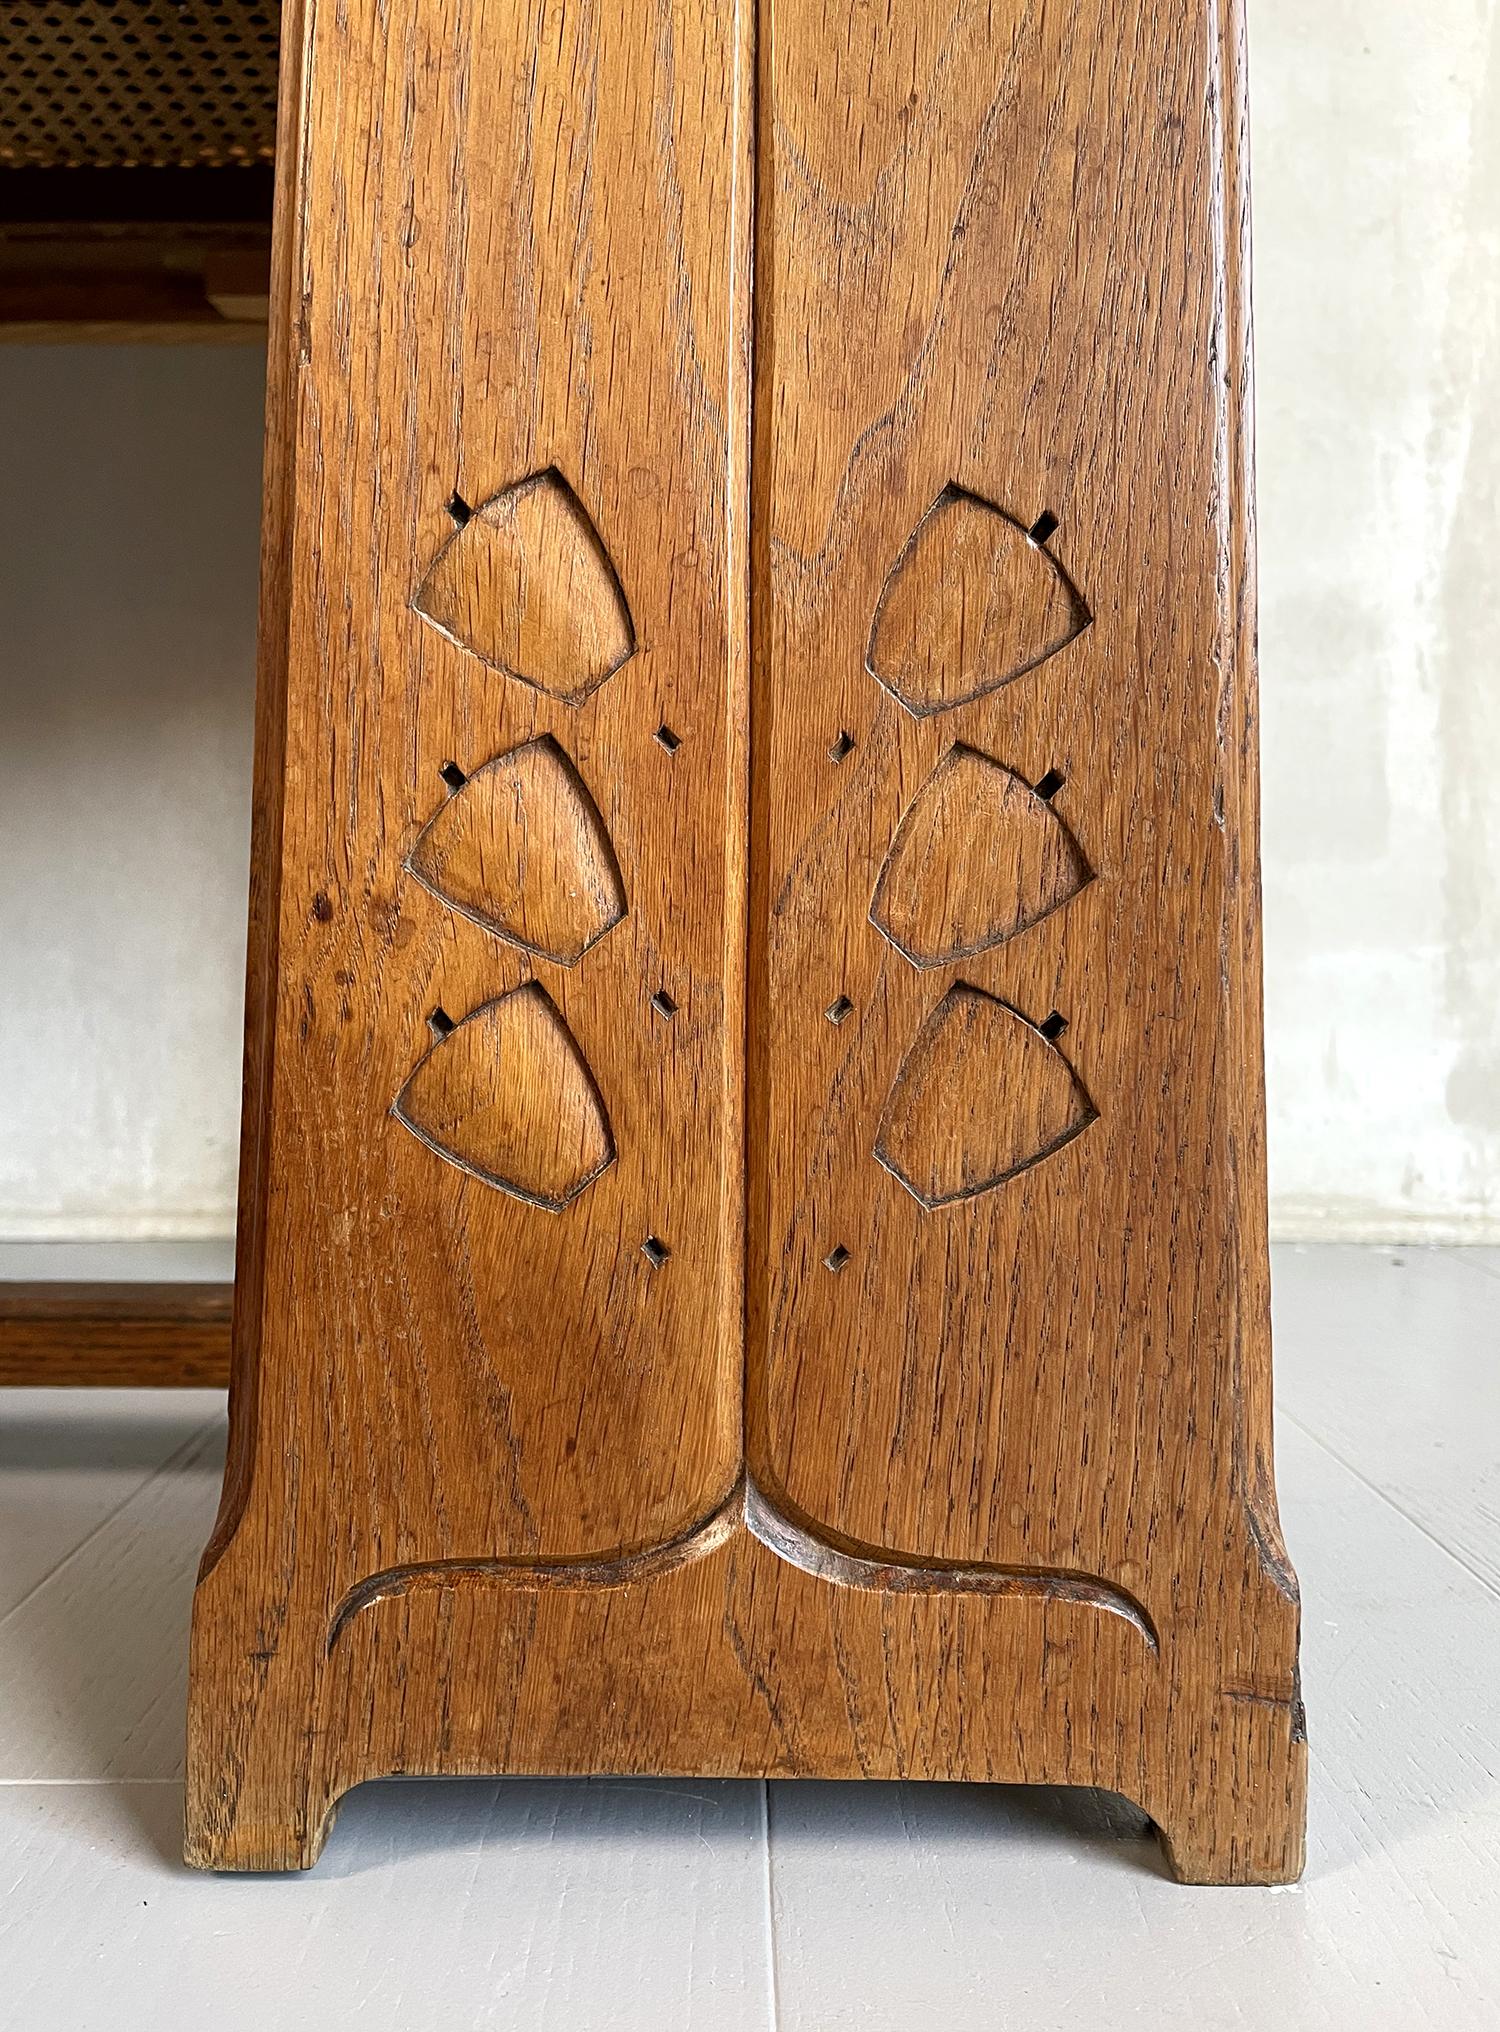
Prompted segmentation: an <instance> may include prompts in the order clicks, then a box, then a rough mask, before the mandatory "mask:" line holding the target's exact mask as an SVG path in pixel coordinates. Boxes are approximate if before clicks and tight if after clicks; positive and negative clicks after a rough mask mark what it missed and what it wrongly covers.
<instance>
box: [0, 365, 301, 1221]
mask: <svg viewBox="0 0 1500 2032" xmlns="http://www.w3.org/2000/svg"><path fill="white" fill-rule="evenodd" d="M264 375H265V363H264V357H263V355H262V354H261V353H260V351H258V350H257V349H255V348H249V349H244V350H240V349H233V350H218V349H212V348H207V347H186V346H182V347H179V346H121V347H113V346H58V347H47V348H40V347H39V348H35V349H33V348H29V347H28V348H16V347H8V348H0V1236H7V1237H34V1236H47V1235H77V1236H121V1237H124V1236H130V1235H143V1234H145V1235H199V1234H216V1233H222V1232H224V1231H225V1230H226V1229H227V1228H228V1227H229V1226H230V1225H231V1224H232V1221H233V1202H234V1170H235V1141H236V1137H237V1135H238V1109H239V1056H240V1012H241V1007H242V978H241V977H242V972H243V966H244V943H245V902H244V898H245V881H246V868H247V864H248V849H249V770H250V742H251V715H252V708H253V698H254V631H255V577H256V547H257V542H258V534H257V529H258V519H259V513H260V508H259V491H260V417H261V408H262V401H263V384H264Z"/></svg>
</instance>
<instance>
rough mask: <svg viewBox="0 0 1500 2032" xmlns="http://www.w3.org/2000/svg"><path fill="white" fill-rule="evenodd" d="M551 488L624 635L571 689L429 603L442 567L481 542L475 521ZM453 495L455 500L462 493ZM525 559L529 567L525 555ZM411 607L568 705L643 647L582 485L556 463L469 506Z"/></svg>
mask: <svg viewBox="0 0 1500 2032" xmlns="http://www.w3.org/2000/svg"><path fill="white" fill-rule="evenodd" d="M548 491H552V492H555V493H556V495H557V496H558V498H559V503H560V505H561V506H562V508H563V509H564V510H565V511H566V512H567V514H568V515H569V517H570V519H571V520H572V522H573V524H574V527H575V531H576V535H577V538H578V540H579V543H580V546H581V548H582V550H583V554H584V555H586V556H588V557H589V558H590V559H591V560H592V562H593V563H594V565H595V567H596V569H597V590H598V591H599V592H601V593H603V594H604V595H606V596H607V597H608V598H609V599H610V600H611V601H612V603H613V606H614V610H615V619H616V621H617V623H618V626H619V629H620V633H621V636H622V638H623V639H622V646H621V649H620V651H619V653H618V654H616V655H615V656H614V657H613V658H612V660H610V661H609V662H608V663H607V664H605V665H604V666H602V667H600V668H597V669H593V670H590V671H588V672H586V673H585V674H584V675H583V676H582V677H581V678H580V679H579V681H578V682H577V683H576V684H574V685H573V686H572V688H571V689H568V688H567V687H566V685H565V682H563V681H561V679H560V676H559V679H549V678H547V677H546V676H544V675H542V674H538V673H534V672H531V671H525V670H518V669H517V668H516V667H515V665H514V664H512V663H507V662H505V661H504V660H502V659H501V658H499V657H497V656H494V655H489V654H487V653H486V651H485V650H484V649H482V648H480V647H479V646H478V645H477V644H476V643H475V642H472V641H470V640H468V639H467V638H466V637H465V635H464V634H463V633H462V632H461V631H460V630H459V629H458V628H457V627H456V626H455V625H452V623H451V622H450V621H449V620H445V619H443V618H442V617H441V616H440V615H439V614H437V613H435V612H434V611H433V609H432V607H431V606H430V605H429V604H428V601H429V600H430V598H431V596H432V592H433V588H434V584H435V582H437V581H438V580H439V578H440V574H441V572H442V570H443V567H444V566H445V565H446V564H447V563H448V562H449V561H450V560H451V559H453V558H455V557H456V556H458V555H462V554H466V552H467V550H469V549H471V548H472V547H473V546H474V544H475V543H476V541H478V540H479V539H478V538H477V537H476V536H475V534H474V530H475V525H476V524H482V525H486V526H492V525H490V524H489V517H490V513H491V511H492V510H494V509H496V508H498V507H499V506H500V505H501V504H502V503H504V504H513V505H519V504H520V503H522V502H524V501H525V500H526V498H527V497H528V496H530V495H532V494H544V493H546V492H548ZM454 498H455V500H456V499H457V498H458V497H457V496H455V497H454ZM522 562H523V565H524V559H523V561H522ZM411 607H412V611H413V612H414V613H416V614H419V615H420V616H421V618H422V619H423V620H424V621H425V622H426V623H427V625H428V626H429V627H430V628H433V629H435V630H436V631H437V633H438V634H439V635H441V636H442V637H443V639H444V641H445V642H451V643H452V644H453V646H454V647H455V648H456V649H461V650H462V651H463V652H464V654H465V655H466V656H472V657H474V658H475V660H476V661H477V662H479V663H482V664H483V665H484V666H485V668H486V669H488V670H496V671H499V672H500V674H501V675H502V676H504V677H512V678H514V679H515V680H516V682H517V683H518V684H524V685H527V686H529V687H530V688H531V690H533V691H539V692H541V694H542V695H543V697H545V698H555V699H558V700H560V701H561V703H562V704H564V705H570V706H577V705H582V703H583V702H584V700H585V699H587V698H590V697H592V695H593V694H594V693H595V692H596V691H597V690H598V689H599V687H600V686H601V685H602V684H605V683H607V682H608V680H609V679H610V678H612V677H613V676H614V675H615V673H616V672H617V671H619V670H621V669H623V668H624V666H625V665H626V664H627V663H628V662H629V661H630V659H631V658H632V657H633V656H634V655H635V654H636V653H637V651H638V649H639V648H640V642H639V639H638V637H637V635H636V629H635V616H634V614H633V613H632V611H631V607H630V602H629V600H628V599H627V598H626V597H625V588H624V587H623V586H622V585H621V583H620V575H619V573H618V572H617V571H616V569H615V563H614V559H613V558H612V557H611V556H610V554H609V550H608V548H607V546H606V544H605V541H604V538H603V536H602V535H601V534H600V531H599V526H598V524H597V523H596V522H595V520H594V518H593V516H592V515H590V513H589V511H588V509H587V508H585V507H584V505H583V502H582V500H581V499H580V498H579V495H578V491H577V489H576V488H575V487H573V486H572V485H571V484H570V482H569V481H568V479H567V477H566V475H565V474H564V473H563V472H562V471H561V470H560V469H559V468H558V467H557V466H555V465H550V466H544V467H542V468H541V469H540V470H539V471H537V472H534V473H528V474H527V475H526V476H525V477H524V478H523V479H520V480H515V481H513V482H512V483H511V484H510V485H509V486H507V487H502V488H500V489H499V491H498V492H497V493H494V494H491V495H489V496H488V497H487V499H485V500H484V501H482V502H481V503H480V505H479V506H478V507H477V508H471V509H469V510H468V512H467V513H466V514H465V515H464V517H463V520H462V521H461V522H460V523H459V526H458V528H457V529H456V530H455V531H454V532H453V534H452V535H451V536H450V537H449V538H448V539H447V541H446V542H445V543H443V544H442V545H441V546H440V547H439V549H438V551H437V553H436V554H435V556H434V557H433V559H432V561H431V563H430V564H429V565H428V566H427V569H426V570H425V571H424V572H423V574H422V577H421V579H420V580H419V582H418V584H417V588H416V591H415V592H414V593H413V594H412V596H411Z"/></svg>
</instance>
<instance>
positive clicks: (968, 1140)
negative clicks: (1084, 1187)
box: [875, 981, 1097, 1209]
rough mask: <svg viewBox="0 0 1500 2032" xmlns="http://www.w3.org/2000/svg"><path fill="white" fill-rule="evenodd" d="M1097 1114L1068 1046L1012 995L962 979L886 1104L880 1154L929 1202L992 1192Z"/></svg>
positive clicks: (935, 1016) (900, 1074) (924, 1031)
mask: <svg viewBox="0 0 1500 2032" xmlns="http://www.w3.org/2000/svg"><path fill="white" fill-rule="evenodd" d="M1096 1119H1097V1110H1096V1109H1095V1107H1094V1104H1093V1102H1092V1101H1091V1100H1090V1099H1089V1097H1088V1095H1087V1093H1086V1092H1085V1091H1084V1088H1083V1083H1082V1081H1081V1080H1080V1079H1079V1078H1078V1076H1077V1074H1076V1073H1075V1072H1074V1071H1073V1068H1072V1067H1071V1066H1070V1065H1069V1064H1068V1062H1067V1060H1066V1059H1065V1058H1064V1057H1063V1055H1062V1053H1061V1052H1060V1051H1059V1050H1058V1049H1057V1047H1056V1045H1055V1044H1053V1043H1052V1041H1051V1039H1050V1038H1048V1037H1047V1036H1044V1034H1043V1033H1042V1031H1041V1030H1039V1029H1038V1028H1037V1026H1036V1025H1035V1024H1033V1023H1029V1022H1028V1021H1027V1020H1026V1018H1025V1017H1024V1016H1022V1015H1021V1014H1020V1013H1019V1012H1018V1011H1017V1010H1015V1009H1012V1008H1011V1006H1010V1004H1009V1003H1008V1002H1002V1001H1000V1000H999V999H998V998H997V997H996V996H994V995H987V994H985V993H984V992H983V990H982V989H979V988H974V987H970V986H969V984H968V983H967V982H966V981H956V982H955V983H954V985H953V986H952V987H951V988H950V989H949V990H948V992H947V994H946V995H945V996H944V997H943V999H942V1001H941V1002H939V1004H938V1006H937V1007H936V1009H934V1010H933V1012H932V1014H931V1015H930V1016H929V1017H928V1019H927V1021H926V1022H925V1023H924V1024H923V1026H922V1029H921V1031H920V1033H919V1034H918V1036H917V1040H916V1042H915V1043H914V1044H913V1046H912V1048H911V1050H910V1051H909V1052H908V1053H907V1054H906V1057H905V1059H904V1060H903V1061H902V1065H901V1069H900V1071H899V1072H898V1073H897V1075H896V1082H895V1085H894V1086H893V1087H892V1088H891V1092H890V1098H889V1099H888V1100H887V1102H886V1104H885V1112H884V1114H883V1115H882V1117H881V1121H880V1128H879V1131H878V1133H877V1135H876V1139H875V1155H876V1157H877V1158H878V1159H879V1160H880V1162H881V1163H882V1164H883V1165H884V1166H885V1168H886V1169H887V1171H890V1172H893V1173H894V1174H895V1176H896V1177H897V1178H899V1179H900V1181H901V1183H902V1184H903V1185H904V1186H905V1187H906V1189H907V1191H908V1192H909V1193H911V1194H912V1196H913V1197H914V1198H915V1199H917V1200H919V1201H920V1202H921V1204H922V1205H923V1206H924V1207H927V1208H929V1209H931V1208H934V1207H940V1206H949V1205H951V1204H952V1203H953V1202H954V1201H955V1200H966V1199H973V1198H975V1197H976V1196H977V1195H978V1194H979V1193H982V1192H989V1191H991V1190H992V1189H993V1188H994V1187H995V1186H997V1185H1003V1184H1004V1182H1005V1181H1006V1179H1008V1178H1014V1177H1015V1176H1016V1174H1017V1173H1018V1172H1021V1171H1026V1170H1028V1169H1029V1168H1030V1166H1032V1165H1033V1164H1039V1163H1040V1162H1041V1160H1042V1159H1043V1158H1044V1157H1050V1156H1051V1155H1052V1153H1053V1152H1054V1151H1056V1150H1061V1149H1062V1147H1063V1145H1064V1144H1065V1143H1071V1142H1072V1140H1073V1138H1074V1137H1075V1136H1077V1135H1079V1134H1080V1133H1081V1132H1082V1131H1083V1130H1084V1129H1086V1128H1087V1127H1088V1126H1089V1124H1090V1122H1092V1121H1095V1120H1096Z"/></svg>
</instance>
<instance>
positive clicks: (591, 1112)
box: [391, 981, 615, 1213]
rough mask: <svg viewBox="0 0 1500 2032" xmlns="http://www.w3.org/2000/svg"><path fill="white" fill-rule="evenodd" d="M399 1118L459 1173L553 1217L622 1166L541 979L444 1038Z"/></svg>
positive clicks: (400, 1103) (408, 1089)
mask: <svg viewBox="0 0 1500 2032" xmlns="http://www.w3.org/2000/svg"><path fill="white" fill-rule="evenodd" d="M391 1112H392V1114H394V1115H395V1117H396V1119H397V1121H399V1122H401V1123H403V1124H404V1125H405V1126H406V1127H407V1128H408V1129H410V1130H411V1132H412V1134H413V1135H414V1136H417V1137H418V1138H420V1140H421V1141H422V1142H423V1143H425V1144H426V1145H427V1147H428V1148H429V1149H430V1150H432V1151H434V1152H436V1154H437V1155H438V1156H439V1157H443V1158H446V1159H447V1161H448V1162H449V1163H450V1164H456V1165H457V1166H458V1167H459V1169H460V1170H461V1171H467V1172H469V1173H470V1174H471V1175H472V1176H473V1177H475V1178H479V1179H482V1180H483V1181H484V1182H485V1184H487V1185H494V1186H498V1187H499V1188H500V1190H501V1191H502V1192H508V1193H511V1194H513V1195H514V1197H515V1198H517V1199H524V1200H529V1201H530V1202H531V1203H532V1205H533V1206H539V1207H546V1208H548V1209H549V1210H550V1211H551V1212H554V1213H556V1212H559V1211H561V1209H562V1208H563V1207H565V1206H566V1205H567V1204H568V1202H569V1201H570V1200H573V1199H576V1198H577V1197H578V1195H579V1193H581V1192H582V1191H583V1189H584V1187H585V1186H587V1185H591V1184H592V1183H593V1181H594V1180H595V1179H596V1178H597V1177H598V1176H599V1174H600V1172H602V1171H604V1170H605V1169H606V1168H607V1167H608V1166H609V1164H611V1163H612V1162H613V1160H614V1154H615V1145H614V1138H613V1135H612V1134H611V1132H610V1126H609V1115H608V1113H607V1112H606V1110H605V1106H604V1101H603V1098H602V1096H601V1095H600V1092H599V1089H598V1086H597V1085H596V1084H595V1081H594V1076H593V1074H592V1073H591V1072H590V1071H589V1068H588V1065H587V1063H586V1061H585V1059H584V1056H583V1053H582V1052H581V1051H580V1050H579V1048H578V1043H577V1040H576V1039H575V1038H574V1036H573V1033H572V1031H571V1030H569V1028H568V1026H567V1024H566V1023H565V1022H564V1021H563V1019H562V1016H561V1015H560V1014H559V1012H558V1009H557V1006H556V1004H555V1003H554V1002H553V1001H552V998H551V997H550V996H549V995H548V994H547V992H546V990H545V989H544V988H542V987H541V986H540V985H539V984H538V983H537V982H536V981H528V982H526V983H525V985H524V986H522V987H519V988H513V989H512V990H511V992H510V993H509V994H508V995H501V996H500V997H499V998H498V1000H496V1001H493V1002H486V1003H485V1004H484V1005H483V1006H482V1007H481V1008H478V1009H476V1010H475V1011H474V1012H473V1014H472V1015H470V1016H466V1017H465V1018H464V1020H463V1022H462V1023H460V1024H458V1025H457V1026H456V1028H454V1029H452V1030H449V1031H447V1032H446V1033H445V1034H444V1035H442V1036H440V1038H439V1039H438V1042H437V1043H436V1044H434V1045H433V1047H432V1049H431V1051H429V1052H428V1054H427V1056H426V1057H425V1058H424V1059H422V1061H421V1062H420V1064H419V1065H418V1066H417V1067H416V1070H415V1071H414V1072H413V1073H412V1075H411V1077H410V1079H408V1080H407V1082H406V1084H405V1086H404V1087H402V1089H401V1091H400V1093H399V1094H398V1095H397V1096H396V1099H395V1101H394V1103H393V1104H392V1108H391Z"/></svg>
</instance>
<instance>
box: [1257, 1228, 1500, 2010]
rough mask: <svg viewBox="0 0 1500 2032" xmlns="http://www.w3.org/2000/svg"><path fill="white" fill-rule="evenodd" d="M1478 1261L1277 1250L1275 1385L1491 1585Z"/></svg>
mask: <svg viewBox="0 0 1500 2032" xmlns="http://www.w3.org/2000/svg"><path fill="white" fill-rule="evenodd" d="M1470 1257H1472V1258H1474V1259H1475V1260H1474V1261H1473V1262H1472V1263H1471V1262H1469V1261H1468V1260H1466V1259H1468V1258H1470ZM1487 1261H1488V1263H1489V1264H1491V1265H1497V1264H1500V1251H1494V1250H1473V1251H1470V1250H1458V1249H1452V1250H1449V1249H1412V1248H1399V1249H1359V1248H1330V1247H1318V1248H1312V1247H1306V1248H1290V1247H1283V1248H1279V1249H1278V1250H1277V1251H1276V1253H1275V1259H1274V1280H1275V1294H1276V1296H1275V1303H1276V1381H1277V1390H1278V1400H1279V1404H1280V1408H1281V1411H1282V1413H1283V1414H1284V1416H1286V1417H1288V1418H1290V1419H1292V1420H1294V1421H1295V1422H1296V1423H1297V1424H1298V1425H1300V1426H1302V1427H1303V1428H1304V1429H1305V1430H1306V1431H1308V1432H1310V1433H1312V1434H1313V1435H1314V1436H1315V1437H1316V1438H1317V1439H1319V1440H1320V1441H1321V1442H1322V1443H1323V1445H1324V1446H1326V1447H1327V1448H1328V1449H1329V1451H1330V1452H1332V1453H1333V1454H1335V1455H1336V1456H1337V1457H1338V1459H1339V1460H1341V1461H1342V1462H1343V1463H1344V1464H1345V1466H1346V1467H1348V1468H1349V1469H1351V1470H1352V1472H1353V1473H1355V1474H1357V1475H1358V1476H1360V1477H1361V1478H1362V1479H1363V1480H1364V1481H1366V1482H1368V1483H1370V1484H1371V1485H1372V1486H1373V1487H1376V1488H1378V1489H1380V1490H1382V1491H1383V1492H1384V1494H1385V1495H1386V1496H1387V1497H1388V1498H1389V1500H1390V1501H1391V1502H1392V1503H1394V1504H1395V1505H1396V1506H1397V1507H1398V1508H1399V1509H1400V1510H1402V1511H1404V1512H1405V1514H1406V1515H1407V1516H1408V1517H1410V1518H1411V1519H1412V1520H1413V1522H1414V1523H1416V1524H1418V1525H1419V1526H1420V1527H1421V1528H1422V1529H1423V1530H1426V1531H1429V1532H1431V1534H1432V1535H1433V1537H1434V1538H1436V1539H1437V1540H1438V1542H1439V1543H1440V1544H1441V1545H1444V1546H1446V1547H1447V1549H1448V1551H1449V1552H1451V1553H1452V1554H1453V1555H1454V1556H1455V1557H1456V1558H1458V1559H1461V1560H1462V1561H1463V1562H1464V1564H1465V1565H1467V1566H1469V1567H1470V1568H1471V1569H1472V1570H1473V1571H1474V1572H1475V1573H1476V1574H1478V1575H1479V1577H1480V1578H1481V1579H1483V1580H1485V1581H1487V1582H1488V1583H1489V1585H1490V1586H1491V1587H1492V1588H1494V1589H1495V1590H1496V1591H1497V1592H1500V1290H1497V1289H1496V1288H1495V1277H1494V1276H1493V1275H1485V1274H1476V1272H1477V1271H1482V1270H1483V1269H1484V1268H1485V1267H1486V1262H1487ZM1497 2022H1500V2007H1497Z"/></svg>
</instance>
